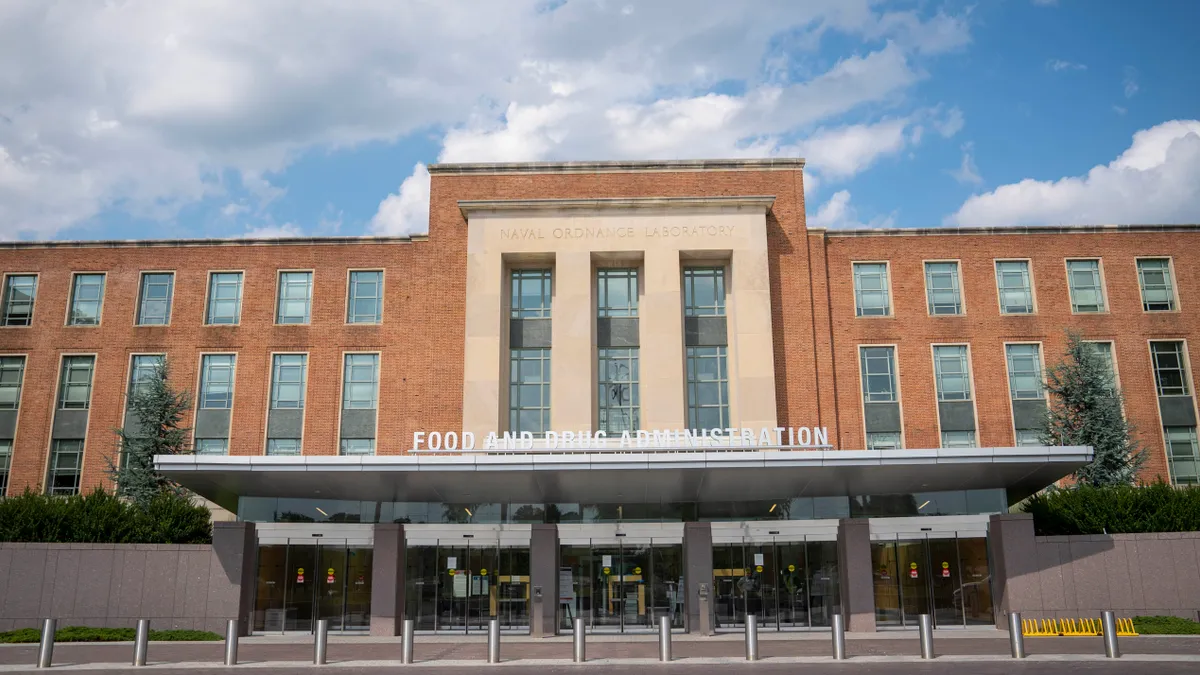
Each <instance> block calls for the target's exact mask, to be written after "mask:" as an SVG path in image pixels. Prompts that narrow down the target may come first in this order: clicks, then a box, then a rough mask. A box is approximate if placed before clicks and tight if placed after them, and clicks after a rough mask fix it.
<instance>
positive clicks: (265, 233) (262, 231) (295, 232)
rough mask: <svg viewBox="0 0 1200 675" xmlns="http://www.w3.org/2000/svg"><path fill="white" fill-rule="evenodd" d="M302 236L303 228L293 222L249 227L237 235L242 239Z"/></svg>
mask: <svg viewBox="0 0 1200 675" xmlns="http://www.w3.org/2000/svg"><path fill="white" fill-rule="evenodd" d="M303 236H304V230H302V229H300V227H299V226H298V225H296V224H295V223H284V224H282V225H263V226H261V227H251V228H248V229H247V230H246V231H245V232H244V233H242V234H240V235H238V237H240V238H242V239H286V238H289V237H303Z"/></svg>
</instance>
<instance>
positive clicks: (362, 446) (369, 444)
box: [339, 438, 375, 455]
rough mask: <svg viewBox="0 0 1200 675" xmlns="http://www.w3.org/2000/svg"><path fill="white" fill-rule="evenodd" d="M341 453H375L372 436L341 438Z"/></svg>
mask: <svg viewBox="0 0 1200 675" xmlns="http://www.w3.org/2000/svg"><path fill="white" fill-rule="evenodd" d="M339 449H340V450H341V453H342V454H343V455H373V454H375V439H374V438H343V439H342V443H341V447H340V448H339Z"/></svg>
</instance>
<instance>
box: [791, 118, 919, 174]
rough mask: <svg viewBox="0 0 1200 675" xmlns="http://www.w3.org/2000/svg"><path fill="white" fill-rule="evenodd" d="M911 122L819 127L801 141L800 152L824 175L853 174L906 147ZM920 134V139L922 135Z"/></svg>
mask: <svg viewBox="0 0 1200 675" xmlns="http://www.w3.org/2000/svg"><path fill="white" fill-rule="evenodd" d="M908 124H909V121H908V120H906V119H897V120H885V121H883V122H879V123H878V124H855V125H852V126H845V127H839V128H835V129H818V130H817V131H816V132H815V133H813V134H812V135H811V136H809V137H808V138H807V139H806V140H804V141H803V142H801V143H800V154H801V155H802V156H803V157H804V159H805V163H806V164H808V165H811V166H813V167H815V168H816V171H817V172H818V173H820V174H821V176H822V177H825V178H845V177H847V176H853V175H855V174H857V173H859V172H861V171H863V170H865V169H866V168H867V167H869V166H871V165H872V164H873V163H875V161H876V160H878V159H880V158H881V157H884V156H887V155H894V154H896V153H899V152H900V151H901V150H903V149H904V148H905V146H906V145H907V142H908V141H909V140H910V139H909V137H906V136H905V133H904V132H905V129H906V128H907V127H908ZM916 137H917V140H918V141H919V140H920V135H919V134H917V135H916ZM914 142H915V141H914Z"/></svg>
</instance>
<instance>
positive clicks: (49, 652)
mask: <svg viewBox="0 0 1200 675" xmlns="http://www.w3.org/2000/svg"><path fill="white" fill-rule="evenodd" d="M56 632H58V619H46V620H45V621H43V622H42V641H41V642H40V643H38V660H37V667H38V668H49V667H50V664H51V662H53V661H54V634H55V633H56Z"/></svg>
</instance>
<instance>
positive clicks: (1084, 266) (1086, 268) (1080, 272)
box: [1067, 260, 1104, 312]
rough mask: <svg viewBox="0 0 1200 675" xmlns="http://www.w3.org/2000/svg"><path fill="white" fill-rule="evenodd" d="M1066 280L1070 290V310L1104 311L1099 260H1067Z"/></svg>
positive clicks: (1102, 284)
mask: <svg viewBox="0 0 1200 675" xmlns="http://www.w3.org/2000/svg"><path fill="white" fill-rule="evenodd" d="M1067 282H1068V283H1069V285H1070V291H1071V311H1073V312H1103V311H1104V282H1103V281H1101V279H1100V261H1099V260H1068V261H1067Z"/></svg>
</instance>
